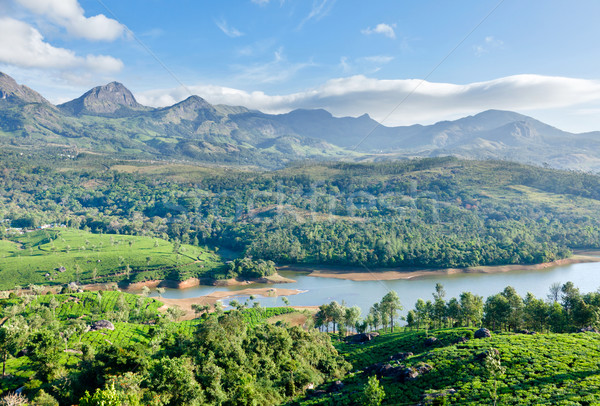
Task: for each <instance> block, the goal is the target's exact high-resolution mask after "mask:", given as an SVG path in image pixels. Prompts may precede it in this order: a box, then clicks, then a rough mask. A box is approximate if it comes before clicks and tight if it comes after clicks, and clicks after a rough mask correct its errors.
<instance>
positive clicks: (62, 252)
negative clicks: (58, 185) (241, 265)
mask: <svg viewBox="0 0 600 406" xmlns="http://www.w3.org/2000/svg"><path fill="white" fill-rule="evenodd" d="M223 265H224V262H223V260H222V259H221V258H220V257H219V256H218V255H217V254H215V253H213V252H210V251H208V250H205V249H202V248H199V247H194V246H191V245H189V244H177V246H175V244H174V243H173V242H169V241H165V240H163V239H160V238H149V237H142V236H130V235H106V234H105V235H101V234H92V233H90V232H86V231H83V230H75V229H71V228H54V229H52V228H49V229H45V230H41V231H32V232H27V233H25V234H19V233H17V234H16V235H12V236H10V237H9V238H8V239H5V240H0V289H13V288H14V287H15V286H21V287H24V286H27V285H29V284H38V285H60V284H65V283H69V282H77V283H101V282H114V281H117V282H118V281H121V280H127V281H129V282H137V281H143V280H151V279H173V280H184V279H187V278H191V277H200V276H212V275H213V273H214V272H215V271H218V270H220V269H221V268H222V267H223Z"/></svg>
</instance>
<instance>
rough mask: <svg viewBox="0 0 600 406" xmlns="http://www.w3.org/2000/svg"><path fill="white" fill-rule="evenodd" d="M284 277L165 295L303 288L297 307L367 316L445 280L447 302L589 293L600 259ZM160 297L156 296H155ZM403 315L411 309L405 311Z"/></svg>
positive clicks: (598, 279)
mask: <svg viewBox="0 0 600 406" xmlns="http://www.w3.org/2000/svg"><path fill="white" fill-rule="evenodd" d="M280 273H281V275H283V276H285V277H288V278H291V279H294V280H296V281H297V282H296V283H281V284H273V285H264V284H251V285H244V286H232V287H221V286H218V287H217V286H198V287H194V288H188V289H167V290H166V292H165V293H164V294H163V296H164V297H165V298H173V299H178V298H189V297H197V296H202V295H208V294H210V293H212V292H214V291H217V290H219V291H223V290H226V291H239V290H241V289H245V288H255V287H259V288H264V287H275V288H286V289H300V290H302V291H304V292H303V293H300V294H297V295H291V296H288V297H287V298H288V300H289V301H290V304H291V305H292V306H318V305H321V304H323V303H329V302H331V301H333V300H336V301H338V302H340V303H341V302H345V303H346V305H347V306H353V305H358V306H359V307H360V308H361V309H362V312H363V315H365V314H366V313H367V312H368V311H369V308H370V307H371V305H372V304H373V303H375V302H378V301H379V300H381V298H382V297H383V296H384V295H385V294H386V293H387V292H388V291H390V290H395V291H396V292H397V293H398V296H399V297H400V301H401V302H402V305H403V306H404V308H405V309H412V308H413V307H414V304H415V302H416V301H417V299H419V298H422V299H425V300H427V299H432V293H433V292H434V290H435V289H434V288H435V284H436V283H438V282H439V283H442V284H443V285H444V288H445V290H446V300H448V299H449V298H451V297H458V296H459V295H460V293H461V292H464V291H470V292H473V293H475V294H477V295H481V296H483V297H484V300H485V298H487V297H488V296H490V295H493V294H495V293H498V292H500V291H501V290H503V289H504V288H505V287H506V286H508V285H510V286H513V287H514V288H515V289H516V290H517V292H518V293H519V294H521V295H522V296H524V295H525V294H527V292H531V293H533V294H534V295H535V296H537V297H539V298H546V295H547V294H548V288H549V287H550V285H551V284H553V283H555V282H560V283H561V284H562V283H565V282H568V281H571V282H573V283H574V284H575V286H577V287H579V288H580V290H581V291H582V292H583V293H587V292H591V291H595V290H597V289H598V288H600V262H598V263H585V264H572V265H565V266H557V267H553V268H547V269H543V270H537V271H510V272H505V273H496V274H474V273H464V274H456V275H443V276H440V275H435V276H433V275H432V276H431V277H429V276H425V277H421V278H418V279H411V280H395V281H363V282H354V281H348V280H342V279H330V278H317V277H312V276H308V273H299V272H280ZM152 296H156V294H154V293H153V294H152ZM247 298H248V297H247V296H236V297H233V298H229V299H224V300H223V301H222V302H223V304H228V303H229V301H230V300H233V299H235V300H237V301H240V302H243V301H245V300H246V299H247ZM255 301H258V302H260V303H261V305H263V306H266V307H273V306H283V301H282V299H281V298H280V297H279V298H275V297H262V296H256V297H255ZM402 313H403V314H404V313H405V312H402Z"/></svg>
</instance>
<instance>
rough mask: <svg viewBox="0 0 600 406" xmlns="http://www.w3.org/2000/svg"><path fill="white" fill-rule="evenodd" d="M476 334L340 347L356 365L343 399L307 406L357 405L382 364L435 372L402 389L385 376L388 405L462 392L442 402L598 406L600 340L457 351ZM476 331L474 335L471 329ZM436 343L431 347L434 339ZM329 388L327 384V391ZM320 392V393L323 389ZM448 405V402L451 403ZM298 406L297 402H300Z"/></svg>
mask: <svg viewBox="0 0 600 406" xmlns="http://www.w3.org/2000/svg"><path fill="white" fill-rule="evenodd" d="M468 331H469V329H465V328H461V329H447V330H437V331H431V332H430V334H429V335H426V334H425V332H424V331H420V332H416V331H415V332H409V331H406V332H395V333H392V334H390V333H383V334H382V335H381V336H379V337H377V338H375V339H374V340H372V341H370V342H368V343H365V344H349V343H338V344H337V345H336V347H337V348H338V350H339V351H340V352H341V354H342V355H343V356H344V357H345V358H346V360H347V361H349V362H350V363H351V364H352V365H353V370H354V372H353V373H350V374H349V375H348V376H347V377H346V379H345V380H344V381H343V382H344V384H345V385H344V388H343V390H342V391H341V392H338V393H331V394H324V395H321V396H316V397H313V398H305V399H303V400H301V401H300V402H299V404H301V405H337V404H339V405H342V404H344V405H358V404H361V400H360V395H361V393H362V390H363V388H364V385H365V383H366V382H367V377H368V374H364V373H362V370H363V369H365V368H366V367H368V366H369V365H373V364H375V363H390V365H392V366H396V365H403V366H406V367H412V368H418V367H419V366H422V365H424V364H427V365H430V366H431V367H433V368H432V370H431V371H430V372H428V373H425V374H422V375H420V376H418V377H416V378H415V379H413V380H409V381H406V382H398V381H397V380H396V379H395V378H392V377H382V378H381V379H380V382H381V384H382V385H383V387H384V389H385V392H386V398H385V400H384V401H383V404H384V405H414V404H417V403H419V402H422V401H424V399H425V396H427V395H426V394H429V396H431V395H434V394H438V395H439V394H444V393H448V391H449V390H450V389H453V390H454V391H455V393H453V394H447V395H446V396H443V397H439V398H437V402H438V403H433V401H431V402H432V403H425V404H449V405H484V404H485V405H490V404H494V399H493V398H494V396H493V393H494V389H493V388H494V383H496V388H497V389H496V390H497V399H496V404H498V405H533V404H535V405H597V404H598V402H599V400H598V393H600V364H599V362H598V360H599V359H600V334H596V333H577V334H535V335H528V334H512V333H503V334H493V336H492V338H486V339H470V340H468V341H467V342H465V343H459V344H457V343H456V341H457V339H458V338H460V337H463V336H465V335H467V334H468ZM470 331H473V330H470ZM428 336H429V337H436V338H437V339H438V341H437V343H436V344H434V345H433V346H431V347H426V346H425V345H424V343H425V340H426V338H427V337H428ZM490 348H495V349H497V350H498V351H499V356H500V363H501V366H502V368H503V372H501V373H499V374H498V375H496V377H495V378H494V377H493V376H492V375H490V373H489V372H488V371H489V370H488V369H487V368H486V366H485V365H484V362H483V361H482V360H481V359H480V358H478V354H481V353H483V352H484V351H486V350H488V349H490ZM409 351H410V352H412V353H413V354H414V355H413V356H410V357H409V358H408V359H406V360H404V361H390V356H391V355H394V354H397V353H399V352H409ZM328 386H329V384H325V385H323V389H327V387H328ZM316 389H321V388H316ZM444 402H446V403H444ZM294 404H298V403H294Z"/></svg>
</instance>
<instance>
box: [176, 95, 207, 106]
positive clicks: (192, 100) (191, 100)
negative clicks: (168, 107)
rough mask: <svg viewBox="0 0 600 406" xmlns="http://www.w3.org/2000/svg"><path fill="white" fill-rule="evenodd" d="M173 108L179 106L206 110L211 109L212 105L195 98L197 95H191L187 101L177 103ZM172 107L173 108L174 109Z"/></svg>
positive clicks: (197, 97)
mask: <svg viewBox="0 0 600 406" xmlns="http://www.w3.org/2000/svg"><path fill="white" fill-rule="evenodd" d="M175 106H181V107H192V108H194V109H207V108H212V105H211V104H210V103H209V102H207V101H206V100H204V99H203V98H202V97H200V96H197V95H195V94H194V95H191V96H190V97H188V98H187V99H185V100H183V101H180V102H179V103H177V104H175ZM175 106H173V107H175Z"/></svg>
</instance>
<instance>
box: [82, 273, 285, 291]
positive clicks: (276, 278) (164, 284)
mask: <svg viewBox="0 0 600 406" xmlns="http://www.w3.org/2000/svg"><path fill="white" fill-rule="evenodd" d="M295 282H296V281H295V280H293V279H290V278H286V277H284V276H281V275H279V274H278V273H275V274H273V275H270V276H265V277H263V278H256V279H245V280H238V279H235V278H232V279H213V278H190V279H186V280H183V281H175V280H171V279H151V280H147V281H142V282H134V283H130V284H128V285H126V286H123V285H119V287H120V288H122V289H123V290H124V291H125V292H130V293H132V292H137V291H140V290H142V288H143V287H144V286H146V287H148V288H158V287H161V288H170V289H187V288H193V287H196V286H200V285H206V286H220V287H227V286H245V285H252V284H257V283H263V284H274V283H295ZM115 284H117V283H116V282H107V283H91V284H86V285H83V288H84V289H86V290H92V291H93V290H110V288H109V287H110V286H114V285H115Z"/></svg>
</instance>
